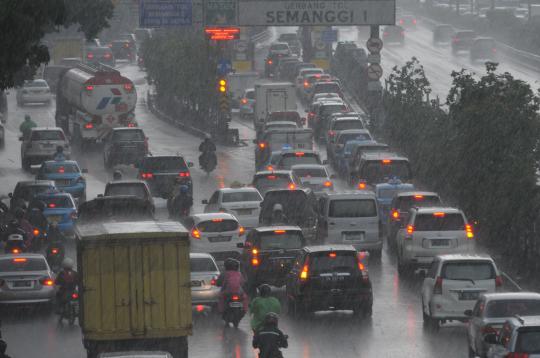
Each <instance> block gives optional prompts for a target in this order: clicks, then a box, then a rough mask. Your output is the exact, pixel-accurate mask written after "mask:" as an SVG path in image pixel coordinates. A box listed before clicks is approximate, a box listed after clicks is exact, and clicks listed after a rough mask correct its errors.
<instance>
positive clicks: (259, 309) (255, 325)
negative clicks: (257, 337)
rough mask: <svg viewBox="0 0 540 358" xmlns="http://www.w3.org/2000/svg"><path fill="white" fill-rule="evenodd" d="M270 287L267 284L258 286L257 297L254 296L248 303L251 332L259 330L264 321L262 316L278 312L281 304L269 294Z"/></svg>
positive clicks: (270, 291)
mask: <svg viewBox="0 0 540 358" xmlns="http://www.w3.org/2000/svg"><path fill="white" fill-rule="evenodd" d="M271 293H272V289H271V288H270V286H269V285H267V284H262V285H261V286H259V297H255V298H254V299H253V301H251V303H250V304H249V312H250V313H251V329H253V332H255V333H256V332H257V331H259V330H260V329H261V328H262V326H263V322H264V318H265V317H266V315H267V314H268V313H270V312H273V313H276V314H280V313H281V304H280V303H279V300H278V299H277V298H275V297H273V296H270V294H271Z"/></svg>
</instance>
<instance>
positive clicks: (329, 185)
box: [323, 180, 332, 188]
mask: <svg viewBox="0 0 540 358" xmlns="http://www.w3.org/2000/svg"><path fill="white" fill-rule="evenodd" d="M323 185H324V186H325V187H326V188H330V187H331V186H332V182H331V181H330V180H327V181H325V182H324V184H323Z"/></svg>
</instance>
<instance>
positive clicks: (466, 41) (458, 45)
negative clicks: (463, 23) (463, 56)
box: [452, 30, 476, 54]
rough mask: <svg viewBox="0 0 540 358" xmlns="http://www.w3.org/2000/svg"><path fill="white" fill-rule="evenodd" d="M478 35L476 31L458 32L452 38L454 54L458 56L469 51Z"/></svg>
mask: <svg viewBox="0 0 540 358" xmlns="http://www.w3.org/2000/svg"><path fill="white" fill-rule="evenodd" d="M475 37H476V33H475V32H474V31H470V30H467V31H458V32H456V34H455V35H454V36H453V37H452V53H453V54H457V53H458V52H460V51H469V50H470V49H471V46H472V44H473V42H474V38H475Z"/></svg>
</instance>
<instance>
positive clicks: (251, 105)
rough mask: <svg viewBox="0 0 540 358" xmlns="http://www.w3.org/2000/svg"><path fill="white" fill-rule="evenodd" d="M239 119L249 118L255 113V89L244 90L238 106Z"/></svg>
mask: <svg viewBox="0 0 540 358" xmlns="http://www.w3.org/2000/svg"><path fill="white" fill-rule="evenodd" d="M239 109H240V117H243V118H245V117H249V116H252V115H253V114H254V113H255V89H253V88H248V89H246V90H244V94H243V96H242V98H241V99H240V104H239Z"/></svg>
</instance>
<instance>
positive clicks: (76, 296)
mask: <svg viewBox="0 0 540 358" xmlns="http://www.w3.org/2000/svg"><path fill="white" fill-rule="evenodd" d="M71 298H72V299H74V300H76V299H78V298H79V294H78V293H76V292H73V293H72V294H71Z"/></svg>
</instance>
